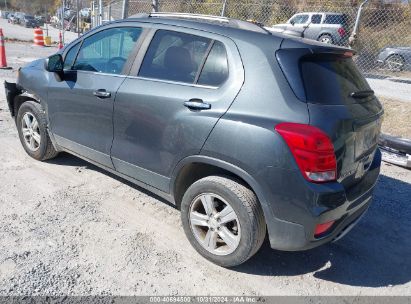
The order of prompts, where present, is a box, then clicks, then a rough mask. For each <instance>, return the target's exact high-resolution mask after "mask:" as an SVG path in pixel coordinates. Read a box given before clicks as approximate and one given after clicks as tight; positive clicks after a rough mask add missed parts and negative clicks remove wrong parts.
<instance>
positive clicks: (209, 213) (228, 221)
mask: <svg viewBox="0 0 411 304" xmlns="http://www.w3.org/2000/svg"><path fill="white" fill-rule="evenodd" d="M189 220H190V227H191V230H192V232H193V234H194V236H195V238H196V239H197V241H198V242H199V243H200V244H201V246H202V247H203V248H205V249H206V250H207V251H209V252H210V253H212V254H215V255H228V254H230V253H232V252H234V251H235V250H236V249H237V247H238V245H239V243H240V238H241V229H240V222H239V220H238V217H237V214H236V213H235V211H234V209H233V208H232V207H231V205H230V204H229V203H228V202H227V201H226V200H224V199H223V198H222V197H220V196H218V195H216V194H212V193H205V194H201V195H199V196H197V197H196V198H195V199H194V200H193V201H192V203H191V207H190V214H189Z"/></svg>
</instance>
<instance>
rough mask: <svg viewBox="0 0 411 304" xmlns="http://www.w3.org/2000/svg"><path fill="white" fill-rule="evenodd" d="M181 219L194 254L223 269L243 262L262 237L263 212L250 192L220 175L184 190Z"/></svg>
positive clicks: (254, 250) (255, 248)
mask: <svg viewBox="0 0 411 304" xmlns="http://www.w3.org/2000/svg"><path fill="white" fill-rule="evenodd" d="M206 201H208V202H209V203H204V202H206ZM207 205H208V206H211V208H208V207H207ZM206 208H208V211H209V212H207V210H206ZM227 210H229V211H227ZM181 219H182V223H183V227H184V232H185V234H186V236H187V238H188V240H189V241H190V243H191V245H192V246H193V247H194V248H195V249H196V250H197V252H198V253H200V254H201V255H202V256H203V257H205V258H206V259H208V260H209V261H211V262H213V263H215V264H217V265H220V266H223V267H233V266H237V265H240V264H242V263H244V262H245V261H247V260H248V259H249V258H251V257H252V256H253V255H254V254H255V253H256V252H257V251H258V250H259V249H260V247H261V245H262V244H263V242H264V238H265V235H266V224H265V220H264V215H263V211H262V209H261V206H260V203H259V202H258V199H257V197H256V195H255V194H254V192H253V191H251V190H250V189H249V188H247V187H245V186H244V185H242V184H240V183H238V182H236V181H234V180H232V179H229V178H226V177H222V176H209V177H205V178H202V179H200V180H198V181H197V182H195V183H194V184H192V185H191V186H190V187H189V188H188V189H187V191H186V193H185V194H184V196H183V199H182V203H181Z"/></svg>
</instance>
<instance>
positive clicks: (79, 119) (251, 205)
mask: <svg viewBox="0 0 411 304" xmlns="http://www.w3.org/2000/svg"><path fill="white" fill-rule="evenodd" d="M352 55H353V53H352V51H351V50H348V49H344V48H339V47H334V46H328V45H325V44H322V43H317V42H307V40H303V39H301V38H290V37H288V36H282V35H273V34H271V33H269V32H267V31H266V30H264V29H263V28H261V27H258V26H256V25H254V24H252V23H248V22H243V21H238V20H232V19H226V18H220V17H210V16H201V15H181V14H168V15H167V14H151V15H143V16H139V17H138V18H130V19H127V20H122V21H117V22H112V23H109V24H105V25H103V26H100V27H98V28H96V29H94V30H92V31H90V32H87V33H86V34H85V35H84V36H82V37H80V38H78V39H77V40H75V41H74V42H72V43H71V44H69V45H68V46H66V47H65V48H64V49H63V50H62V51H61V52H60V53H58V54H55V55H53V56H51V57H49V58H48V59H45V60H37V61H34V62H32V63H30V64H29V65H27V66H26V67H24V68H22V69H21V70H20V71H19V75H18V79H17V83H6V84H5V87H6V95H7V101H8V104H9V108H10V112H11V114H12V115H13V116H14V117H15V120H16V125H17V129H18V133H19V136H20V141H21V143H22V146H23V148H24V149H25V151H26V152H27V153H28V154H29V155H30V156H31V157H33V158H34V159H37V160H41V161H44V160H48V159H51V158H53V157H56V156H57V154H58V153H59V152H61V151H66V152H69V153H71V154H74V155H76V156H78V157H80V158H83V159H85V160H87V161H89V162H91V163H93V164H95V165H96V166H99V167H101V168H103V169H105V170H107V171H109V172H112V173H113V174H116V175H118V176H120V177H122V178H124V179H126V180H129V181H131V182H133V183H135V184H137V185H139V186H141V187H143V188H146V189H148V190H150V191H151V192H153V193H155V194H157V195H159V196H161V197H163V198H164V199H166V200H167V201H169V202H171V203H172V204H175V205H176V207H177V208H179V209H180V210H181V218H182V223H183V227H184V231H185V233H186V235H187V237H188V239H189V241H190V242H191V244H192V245H193V246H194V248H195V249H196V250H197V251H198V252H199V253H200V254H201V255H203V256H204V257H206V258H207V259H209V260H210V261H212V262H214V263H216V264H218V265H222V266H225V267H230V266H235V265H239V264H241V263H243V262H245V261H246V260H247V259H249V258H250V257H251V256H253V255H254V254H255V253H256V252H257V251H258V249H259V248H260V246H261V245H262V243H263V241H264V239H265V236H266V233H267V231H268V236H269V242H270V244H271V247H272V248H275V249H278V250H287V251H294V250H305V249H309V248H313V247H316V246H319V245H321V244H324V243H327V242H330V241H333V240H336V239H338V238H340V237H342V236H343V235H344V234H345V233H346V232H348V231H349V230H350V229H351V228H352V227H353V225H354V224H355V223H356V222H358V220H359V219H360V217H361V216H362V215H363V214H364V212H365V211H366V210H367V209H368V207H369V205H370V203H371V197H372V193H373V189H374V186H375V183H376V182H377V178H378V175H379V171H380V161H381V155H380V152H379V150H378V149H377V138H378V135H379V132H380V124H381V116H382V113H383V110H382V108H381V104H380V103H379V101H378V100H377V98H376V97H375V96H374V94H373V92H372V91H371V90H370V87H369V86H368V84H367V82H366V80H365V79H364V78H363V76H362V75H361V74H360V73H359V71H358V70H357V68H356V66H355V64H354V63H353V60H352V58H351V57H352Z"/></svg>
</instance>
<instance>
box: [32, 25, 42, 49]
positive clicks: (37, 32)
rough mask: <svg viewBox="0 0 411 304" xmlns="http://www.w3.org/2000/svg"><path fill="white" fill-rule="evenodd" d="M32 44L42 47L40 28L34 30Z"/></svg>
mask: <svg viewBox="0 0 411 304" xmlns="http://www.w3.org/2000/svg"><path fill="white" fill-rule="evenodd" d="M34 44H35V45H39V46H44V38H43V30H42V29H41V28H35V29H34Z"/></svg>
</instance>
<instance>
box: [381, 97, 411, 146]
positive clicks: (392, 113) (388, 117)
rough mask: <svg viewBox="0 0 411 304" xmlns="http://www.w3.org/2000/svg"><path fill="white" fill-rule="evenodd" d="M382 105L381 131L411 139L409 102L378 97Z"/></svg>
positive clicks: (410, 105)
mask: <svg viewBox="0 0 411 304" xmlns="http://www.w3.org/2000/svg"><path fill="white" fill-rule="evenodd" d="M380 101H381V103H382V105H383V106H384V112H385V113H384V120H383V123H382V132H384V133H388V134H391V135H394V136H401V137H404V138H409V139H411V102H403V101H396V100H390V99H386V98H380Z"/></svg>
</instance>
